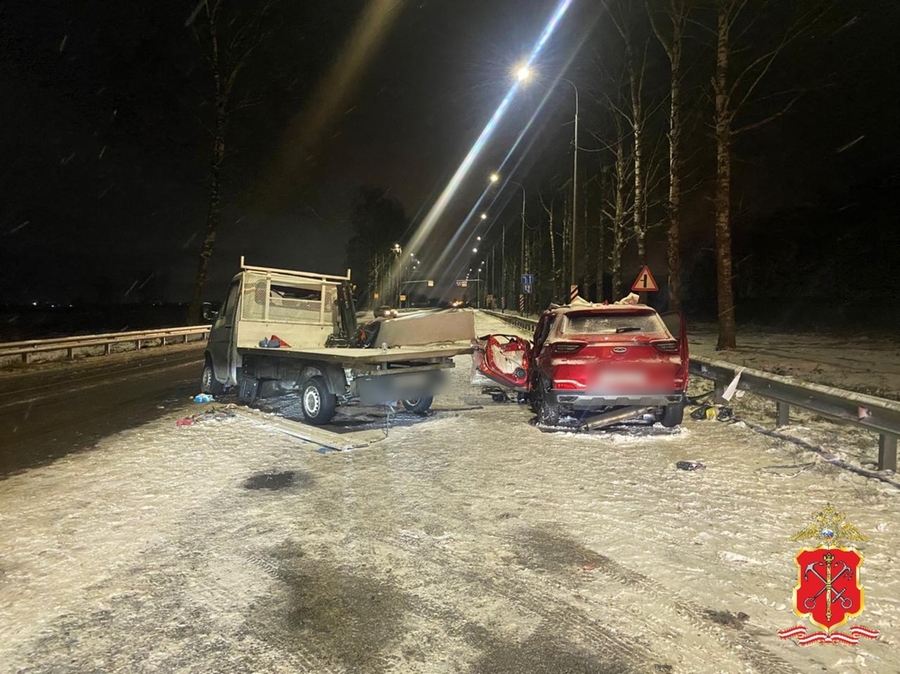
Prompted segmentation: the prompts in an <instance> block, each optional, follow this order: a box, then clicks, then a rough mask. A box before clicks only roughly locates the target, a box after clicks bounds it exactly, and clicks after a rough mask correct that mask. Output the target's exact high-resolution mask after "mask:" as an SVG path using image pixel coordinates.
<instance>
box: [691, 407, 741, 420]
mask: <svg viewBox="0 0 900 674" xmlns="http://www.w3.org/2000/svg"><path fill="white" fill-rule="evenodd" d="M733 418H734V410H732V409H731V408H730V407H725V406H724V405H710V404H709V403H703V404H702V405H700V406H699V407H698V408H696V409H695V410H694V411H693V412H691V419H693V420H694V421H700V420H702V419H706V420H709V421H712V420H715V421H730V420H731V419H733Z"/></svg>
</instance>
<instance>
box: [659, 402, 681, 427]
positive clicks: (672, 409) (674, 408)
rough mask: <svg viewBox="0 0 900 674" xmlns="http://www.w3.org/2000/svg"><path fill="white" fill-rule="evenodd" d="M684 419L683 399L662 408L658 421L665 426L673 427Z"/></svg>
mask: <svg viewBox="0 0 900 674" xmlns="http://www.w3.org/2000/svg"><path fill="white" fill-rule="evenodd" d="M683 420H684V401H681V402H680V403H674V404H672V405H666V406H665V407H664V408H663V413H662V419H660V420H659V422H660V423H661V424H662V425H663V426H665V427H666V428H675V426H679V425H680V424H681V422H682V421H683Z"/></svg>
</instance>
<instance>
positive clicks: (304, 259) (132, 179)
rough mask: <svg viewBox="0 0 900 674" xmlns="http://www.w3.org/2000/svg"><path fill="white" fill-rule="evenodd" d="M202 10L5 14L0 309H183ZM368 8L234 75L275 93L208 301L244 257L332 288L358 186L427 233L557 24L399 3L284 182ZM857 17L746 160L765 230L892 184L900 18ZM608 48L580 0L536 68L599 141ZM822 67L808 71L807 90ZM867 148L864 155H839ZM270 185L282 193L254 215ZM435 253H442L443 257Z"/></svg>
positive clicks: (248, 160)
mask: <svg viewBox="0 0 900 674" xmlns="http://www.w3.org/2000/svg"><path fill="white" fill-rule="evenodd" d="M195 4H196V3H195V2H193V0H158V1H156V2H150V3H137V2H132V1H126V2H117V3H110V2H105V1H103V0H84V1H83V2H46V3H35V2H27V1H26V0H18V1H12V2H10V1H6V2H0V120H2V124H0V284H2V285H0V301H7V302H23V301H29V302H30V301H71V300H72V299H74V298H78V297H85V298H91V297H92V294H94V293H96V292H97V290H98V288H100V287H103V286H109V287H111V288H113V289H114V291H115V292H114V293H113V296H119V297H121V296H123V295H124V293H125V291H126V290H128V288H129V287H130V286H131V285H132V284H133V283H134V282H135V281H138V282H143V281H144V280H145V279H146V278H147V277H148V276H149V275H150V273H151V272H153V273H154V274H155V276H154V280H153V283H154V284H156V288H157V293H162V292H163V291H164V292H165V296H166V299H169V300H178V301H183V300H186V299H187V297H188V295H189V286H190V280H191V278H192V275H193V273H194V268H195V264H196V254H197V249H198V246H199V233H200V232H201V230H202V228H203V225H204V220H205V210H206V209H205V195H204V187H205V182H206V176H207V166H208V162H209V154H210V141H209V136H208V133H207V131H206V127H207V126H208V124H209V114H208V113H209V110H210V109H209V106H208V102H205V101H206V100H207V99H206V94H207V93H208V92H209V90H210V78H209V74H208V71H207V70H206V68H205V65H204V63H203V61H202V59H201V51H200V48H199V46H198V45H197V43H196V41H195V39H194V37H193V35H192V33H191V31H190V30H189V29H187V28H185V27H184V22H185V19H186V18H187V15H188V14H189V13H190V11H191V10H192V9H193V7H194V6H195ZM366 4H367V3H366V2H365V1H364V0H318V1H315V2H314V1H312V0H307V1H304V2H288V1H287V0H284V1H283V2H282V8H283V11H284V15H283V27H282V29H281V30H280V31H279V32H278V33H276V35H275V36H274V37H273V38H272V39H271V41H270V43H269V46H268V48H267V49H266V50H265V51H264V52H263V53H262V54H261V55H260V56H259V58H258V59H257V61H256V62H254V63H252V64H251V66H249V67H248V69H247V70H246V71H245V72H244V73H243V75H242V77H243V80H242V81H241V83H240V86H239V87H238V88H239V89H240V88H241V86H243V87H244V88H245V89H246V91H248V92H251V91H252V90H253V87H254V86H256V85H257V84H259V83H260V82H266V81H267V78H268V79H271V80H272V82H269V83H268V86H269V92H268V97H267V98H266V101H265V103H263V104H260V105H258V106H255V107H252V108H248V109H247V110H246V111H241V112H240V113H238V114H237V115H236V116H235V118H234V119H233V121H232V125H231V127H230V129H229V133H230V135H229V139H228V148H229V151H230V153H231V154H230V155H229V157H228V176H227V179H226V184H225V187H226V191H225V194H224V198H225V212H224V214H223V220H222V230H221V234H220V239H219V243H218V247H217V250H216V254H215V257H214V262H213V268H212V278H211V284H210V286H209V292H208V294H209V295H210V296H215V295H218V294H219V291H220V289H221V287H222V284H223V282H224V281H225V279H227V278H228V277H230V275H231V274H232V273H234V271H235V269H236V266H237V261H238V260H237V258H238V256H239V255H241V254H245V255H247V256H248V258H249V261H250V262H251V263H256V264H263V265H267V266H289V267H295V268H303V267H307V268H313V269H317V270H320V271H340V270H341V269H342V265H343V260H344V245H345V241H346V237H347V231H348V225H347V220H348V218H349V214H350V209H351V208H352V203H353V198H354V196H355V194H356V192H357V190H358V188H359V186H360V185H361V184H364V183H366V184H373V185H380V186H383V187H385V188H387V189H389V190H390V194H391V195H392V196H394V197H395V198H397V199H398V200H399V201H400V202H402V203H403V205H404V206H405V208H406V210H407V212H408V213H409V214H410V215H420V216H421V215H422V214H424V212H426V211H427V210H428V207H429V206H430V204H431V202H432V200H433V199H434V198H435V197H436V195H437V194H438V193H439V192H440V190H441V189H443V187H444V185H445V184H446V181H447V179H448V178H449V176H450V175H452V173H453V171H454V170H455V169H456V167H457V166H458V165H459V163H460V161H461V160H462V158H463V157H464V156H465V153H466V152H467V151H468V149H469V147H470V146H471V144H472V142H473V141H474V139H475V138H476V137H477V135H478V133H479V132H480V131H481V129H482V128H483V126H484V124H485V122H486V121H487V119H488V118H489V117H490V115H491V113H492V112H493V110H494V109H495V108H496V106H497V104H498V103H499V102H500V100H501V98H502V97H503V95H504V94H505V93H506V91H507V88H508V86H509V72H510V68H511V66H512V65H513V64H514V63H515V62H516V61H518V60H519V59H521V58H522V56H524V55H525V54H527V52H528V51H529V50H530V48H531V46H532V45H533V43H534V41H535V39H536V38H537V36H538V35H539V33H540V31H541V29H542V27H543V25H544V24H545V22H546V21H547V19H548V17H549V16H550V14H551V13H552V11H553V8H554V7H555V6H556V2H554V1H553V0H480V1H478V2H476V1H474V0H473V1H465V2H463V1H461V0H452V1H451V0H409V1H407V2H400V4H401V5H402V9H401V10H400V12H399V14H398V15H397V18H396V20H395V21H394V22H393V24H392V25H391V27H390V31H389V33H388V34H387V36H386V38H385V40H384V42H383V44H382V45H381V47H380V48H379V49H378V51H377V52H376V53H375V54H374V56H373V57H372V58H370V59H369V60H367V61H366V62H365V64H364V66H363V70H362V73H361V77H360V78H359V80H358V83H357V84H356V86H355V87H354V88H353V90H352V91H351V92H350V93H349V94H348V96H347V98H346V100H344V101H343V102H342V105H341V106H340V108H339V109H338V110H337V111H336V114H335V115H333V116H332V117H331V118H329V119H328V124H327V125H326V126H325V128H324V129H323V132H322V134H321V135H320V137H319V139H318V142H317V143H316V144H315V146H314V147H313V148H312V149H311V150H309V151H308V152H307V151H305V150H304V154H305V155H309V156H306V157H303V158H302V162H301V163H302V165H303V167H304V171H303V173H302V175H301V176H293V175H292V176H284V175H278V172H279V170H280V169H279V166H280V165H279V163H278V158H279V157H280V156H281V153H282V152H284V151H285V149H286V148H290V147H292V145H291V137H290V133H291V132H290V131H289V129H291V128H292V127H291V123H292V121H294V122H295V124H296V123H297V122H298V120H299V123H300V124H301V125H302V122H303V117H302V113H303V111H304V110H305V109H307V108H306V106H308V105H309V102H310V100H311V97H312V96H313V94H314V92H315V91H316V90H317V87H319V86H321V85H323V84H324V86H325V88H326V90H327V88H328V84H329V83H328V82H327V81H325V80H324V78H325V77H326V74H327V73H328V72H329V67H330V66H331V65H332V63H333V62H334V59H335V58H336V57H337V56H338V55H339V54H340V53H341V49H342V46H343V44H344V42H345V39H346V38H347V37H348V35H349V34H350V33H351V31H352V30H353V27H354V24H355V22H356V20H357V18H358V17H359V16H360V14H361V12H362V10H363V7H364V6H365V5H366ZM860 7H862V4H860ZM851 13H852V12H851ZM880 13H881V14H883V15H882V16H879V14H880ZM860 16H861V19H860V20H859V24H860V25H857V26H853V27H851V28H850V29H848V31H846V33H847V38H846V39H845V40H844V42H842V43H841V49H842V50H845V51H844V53H840V54H832V56H833V58H832V60H831V61H830V62H827V63H825V64H823V65H824V67H825V68H831V69H834V71H835V74H834V76H833V77H831V78H830V82H831V87H832V88H830V89H826V90H824V91H821V92H818V93H815V94H814V95H811V96H808V97H806V98H805V99H804V100H803V101H802V102H801V105H800V107H799V109H798V112H797V113H796V114H795V115H794V116H793V117H791V118H787V119H785V120H784V122H780V123H779V124H778V125H777V126H774V127H773V128H772V129H769V130H767V132H766V133H763V134H760V135H759V136H757V137H756V138H755V139H753V140H752V141H751V142H749V143H748V145H747V146H746V147H743V148H741V149H742V151H743V153H744V154H745V155H746V156H747V157H748V159H747V161H748V165H749V166H751V167H752V166H753V165H754V164H753V162H754V161H756V159H757V158H758V157H763V156H765V157H768V158H769V162H770V163H769V165H768V167H760V168H759V170H752V171H749V172H748V173H750V174H752V175H754V176H755V178H754V179H753V180H751V181H749V183H748V187H747V193H746V194H747V198H752V199H757V200H758V201H760V202H764V203H760V206H759V209H758V210H759V211H760V212H762V211H765V210H766V209H767V208H768V209H772V208H780V207H790V206H791V205H793V203H792V202H796V203H802V202H804V200H811V199H816V198H817V195H820V194H821V192H822V191H823V190H827V189H829V185H831V184H832V182H834V181H837V182H840V181H842V180H844V178H845V177H846V176H847V175H851V174H854V173H856V172H859V171H864V170H869V169H871V167H873V166H877V165H878V164H879V162H890V161H892V160H893V161H894V165H895V166H896V157H897V154H898V148H897V134H896V119H897V113H898V111H897V103H896V98H897V91H898V81H897V79H898V78H897V72H898V69H897V63H898V59H897V54H896V46H895V45H896V42H897V41H896V36H895V34H894V30H895V29H896V27H897V25H898V24H897V20H896V19H897V12H896V11H895V6H894V5H893V4H891V3H886V2H882V3H868V5H867V7H866V10H865V12H862V11H860ZM606 34H607V33H606V32H605V29H604V28H603V17H602V13H601V11H600V9H599V3H597V2H594V1H593V0H576V1H575V3H574V5H573V8H572V10H570V12H569V14H568V16H567V17H566V18H565V20H564V22H563V24H562V25H561V26H560V29H559V31H558V32H557V33H556V34H555V36H554V38H553V40H552V42H551V44H550V45H549V46H548V50H547V52H546V53H545V54H544V55H543V56H542V58H541V63H540V66H541V68H542V70H544V71H547V72H553V71H559V70H560V69H562V68H563V67H564V66H565V65H566V63H567V61H568V60H569V59H570V58H573V57H574V59H575V60H574V62H573V63H572V65H571V67H570V69H569V70H568V71H567V76H569V77H572V78H573V79H578V81H579V84H580V85H583V94H585V95H584V98H585V101H584V102H583V106H585V110H584V112H583V114H584V116H585V120H586V123H590V119H591V111H590V95H589V94H590V93H591V90H592V87H593V85H594V83H593V81H592V77H593V72H592V70H591V63H592V59H593V58H594V57H595V53H596V52H597V50H598V47H597V45H596V42H597V40H599V39H603V37H604V36H605V35H606ZM582 42H584V46H583V47H582V48H581V49H580V50H579V49H578V48H577V47H578V45H580V44H582ZM814 67H818V64H809V63H803V62H802V59H800V61H798V63H797V64H796V68H797V71H798V72H802V71H804V69H810V68H814ZM890 92H892V94H891V93H890ZM539 98H540V96H538V95H537V94H536V93H534V92H532V93H531V94H529V95H525V96H523V97H521V98H520V99H519V100H518V101H517V102H516V103H514V105H513V106H512V108H511V110H510V113H509V115H508V116H507V118H506V119H505V121H504V124H503V126H502V127H501V129H500V130H499V133H498V135H497V136H496V137H495V138H494V141H493V142H492V144H491V145H490V146H489V147H488V148H487V150H486V152H485V155H484V157H483V158H482V161H480V162H479V163H478V164H477V165H476V167H475V170H474V172H473V175H472V177H471V178H470V180H469V181H467V183H466V184H465V185H464V186H463V189H462V190H461V191H460V192H459V194H458V195H457V198H456V199H455V200H454V202H453V203H452V204H451V208H450V209H449V210H448V212H447V214H446V217H445V219H444V224H443V227H444V231H448V232H449V231H452V229H453V228H454V227H455V224H458V222H459V220H460V219H461V217H462V216H463V215H464V214H465V213H466V212H467V211H468V209H469V208H470V207H471V205H472V203H474V201H475V199H477V197H478V195H479V194H480V193H481V190H482V188H483V184H484V183H483V180H484V177H485V176H486V175H487V173H488V172H490V170H491V169H492V167H493V166H495V165H496V164H497V162H499V160H500V159H502V157H503V156H504V154H505V152H506V149H507V148H508V147H509V146H510V144H511V142H512V141H513V139H514V138H515V136H516V133H517V131H518V129H519V128H521V126H522V124H523V122H524V120H525V119H527V116H528V115H529V114H530V112H531V111H532V110H533V108H534V105H535V103H536V101H537V100H538V99H539ZM824 106H827V107H824ZM570 116H571V101H570V97H569V96H568V95H566V94H564V93H560V92H557V94H554V95H553V96H551V98H550V103H549V104H548V106H547V109H546V110H545V111H544V112H542V113H541V119H540V121H539V122H538V123H537V125H536V128H535V129H534V133H535V134H536V135H535V136H534V137H533V138H530V139H526V142H525V145H527V143H528V141H529V140H534V139H537V140H536V142H535V143H534V144H533V145H532V146H531V150H530V151H529V152H528V154H527V155H526V156H525V160H524V162H523V164H522V166H521V167H520V169H519V172H517V173H516V179H517V180H520V181H524V182H528V181H533V182H534V185H535V186H537V185H538V184H539V183H540V181H541V180H542V176H544V175H545V174H551V173H553V172H554V171H558V170H559V167H562V166H566V165H567V162H568V161H569V159H567V155H566V153H567V151H568V147H567V142H566V134H568V133H570V127H567V126H565V124H566V120H567V119H569V117H570ZM859 136H865V138H864V139H863V140H861V141H860V142H859V143H858V144H857V145H856V146H854V147H853V148H851V149H849V150H847V151H845V152H843V153H841V154H840V156H839V157H838V158H837V159H835V158H834V152H835V150H837V148H839V147H841V146H843V145H845V144H846V143H849V142H851V141H853V140H854V139H856V138H857V137H859ZM785 137H789V138H791V139H792V142H791V143H787V144H786V143H785V142H784V141H783V138H785ZM742 142H743V141H742ZM585 144H589V143H588V141H585ZM551 155H552V156H551ZM569 156H570V155H569ZM773 157H774V158H777V161H776V162H772V158H773ZM298 161H299V159H298ZM589 161H590V159H586V162H589ZM773 164H774V165H775V166H776V167H777V168H775V169H772V168H771V166H772V165H773ZM273 178H274V179H276V181H277V180H285V181H287V184H288V185H289V186H291V187H290V188H289V189H286V190H285V189H281V190H279V191H278V192H277V193H276V195H275V198H274V199H273V198H272V195H271V194H269V195H268V196H267V197H263V196H262V195H263V193H264V192H265V188H266V186H267V184H268V183H269V182H270V181H272V180H273ZM530 184H531V183H529V185H530ZM760 196H762V198H760ZM504 198H505V199H511V200H512V201H515V199H516V197H515V194H505V195H504ZM534 207H536V204H535V206H534ZM510 208H512V206H510ZM443 240H445V239H440V237H439V238H438V239H435V240H433V241H432V242H431V245H432V246H434V247H435V248H440V247H441V246H442V245H443Z"/></svg>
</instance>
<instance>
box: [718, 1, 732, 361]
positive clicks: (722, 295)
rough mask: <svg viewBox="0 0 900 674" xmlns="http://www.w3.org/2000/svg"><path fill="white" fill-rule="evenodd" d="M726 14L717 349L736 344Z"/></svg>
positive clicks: (723, 25) (721, 32) (721, 39)
mask: <svg viewBox="0 0 900 674" xmlns="http://www.w3.org/2000/svg"><path fill="white" fill-rule="evenodd" d="M728 29H729V16H728V11H727V7H726V5H725V3H720V4H719V6H718V16H717V41H716V42H717V44H716V76H715V94H716V124H715V126H716V128H715V134H716V196H715V203H716V279H717V282H716V294H717V301H718V310H719V341H718V344H717V345H716V349H717V350H720V351H721V350H724V349H733V348H735V346H736V345H737V340H736V327H735V320H734V291H733V287H732V285H733V283H732V265H731V123H732V120H733V117H734V114H733V111H732V110H731V100H730V97H729V91H728V55H729V48H730V47H729V35H728Z"/></svg>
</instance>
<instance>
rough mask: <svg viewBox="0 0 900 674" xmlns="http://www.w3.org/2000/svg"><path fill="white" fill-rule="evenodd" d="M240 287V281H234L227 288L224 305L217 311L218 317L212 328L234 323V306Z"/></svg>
mask: <svg viewBox="0 0 900 674" xmlns="http://www.w3.org/2000/svg"><path fill="white" fill-rule="evenodd" d="M240 287H241V283H240V281H235V282H234V283H232V284H231V286H230V287H229V288H228V296H227V297H226V298H225V304H223V305H222V308H221V309H220V310H219V315H218V317H217V318H216V322H215V324H214V327H218V326H220V325H225V324H228V325H231V323H233V322H234V321H233V319H234V306H235V305H236V304H237V301H238V290H239V289H240Z"/></svg>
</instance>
